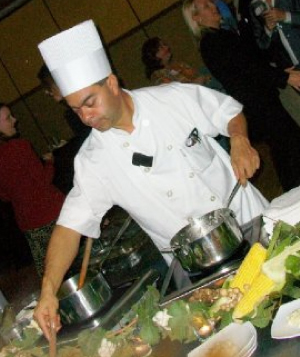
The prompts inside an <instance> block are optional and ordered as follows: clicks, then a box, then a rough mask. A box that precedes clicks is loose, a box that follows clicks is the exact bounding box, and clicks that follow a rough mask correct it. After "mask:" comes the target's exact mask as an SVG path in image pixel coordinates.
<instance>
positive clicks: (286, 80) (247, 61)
mask: <svg viewBox="0 0 300 357" xmlns="http://www.w3.org/2000/svg"><path fill="white" fill-rule="evenodd" d="M183 16H184V19H185V21H186V23H187V25H188V27H189V28H190V30H191V32H192V33H193V34H194V36H195V37H196V38H197V39H198V41H199V50H200V53H201V57H202V59H203V61H204V63H205V64H206V65H207V67H208V68H209V70H210V72H211V73H212V75H213V76H215V77H216V78H217V79H218V80H219V81H220V82H221V83H222V85H223V86H224V88H225V90H226V93H227V94H229V95H231V96H232V97H233V98H235V99H236V100H238V101H239V102H240V103H242V104H243V105H244V108H243V112H244V113H245V116H246V119H247V122H248V128H249V136H250V139H251V140H252V141H256V142H258V141H262V140H264V141H265V142H266V143H267V144H268V145H269V146H270V149H271V155H272V159H273V161H274V164H275V168H276V171H277V174H278V177H279V180H280V183H281V185H282V188H283V190H284V191H288V190H290V189H292V188H294V187H296V186H299V185H300V128H299V126H298V125H297V124H296V122H295V121H294V119H293V118H292V117H291V116H290V115H289V113H288V112H287V111H286V110H285V108H284V107H283V106H282V104H281V101H280V99H279V91H278V88H284V87H285V86H286V85H287V84H290V85H291V86H293V87H294V88H295V89H297V90H299V89H300V72H298V71H295V70H289V71H283V70H281V69H278V68H273V67H271V66H270V65H269V64H268V63H267V62H265V61H263V60H261V59H260V58H257V56H256V54H255V52H253V51H252V49H251V47H249V46H248V44H247V43H245V42H243V41H242V39H241V38H240V36H239V34H238V33H237V32H233V31H229V30H225V29H222V28H221V16H220V13H219V11H218V10H217V7H216V6H215V4H214V3H213V1H210V0H186V1H185V2H184V4H183Z"/></svg>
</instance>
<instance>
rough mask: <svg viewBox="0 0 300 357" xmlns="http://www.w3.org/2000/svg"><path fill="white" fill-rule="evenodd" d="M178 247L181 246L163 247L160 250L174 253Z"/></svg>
mask: <svg viewBox="0 0 300 357" xmlns="http://www.w3.org/2000/svg"><path fill="white" fill-rule="evenodd" d="M178 249H180V247H165V248H161V249H160V250H159V251H160V252H161V253H173V252H175V251H176V250H178Z"/></svg>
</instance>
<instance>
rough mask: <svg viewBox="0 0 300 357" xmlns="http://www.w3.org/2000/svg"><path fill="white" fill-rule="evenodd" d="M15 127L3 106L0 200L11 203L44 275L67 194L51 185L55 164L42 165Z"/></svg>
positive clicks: (1, 118)
mask: <svg viewBox="0 0 300 357" xmlns="http://www.w3.org/2000/svg"><path fill="white" fill-rule="evenodd" d="M16 124H17V120H16V119H15V118H14V117H13V116H12V114H11V111H10V109H9V108H8V106H6V105H5V104H3V103H0V167H1V171H0V199H1V200H3V201H9V202H11V204H12V206H13V209H14V214H15V218H16V222H17V224H18V226H19V228H20V229H21V230H22V231H23V232H24V233H25V237H26V239H27V241H28V243H29V246H30V249H31V253H32V256H33V260H34V263H35V267H36V270H37V272H38V274H39V276H42V274H43V268H44V257H45V255H46V249H47V246H48V241H49V239H50V236H51V232H52V229H53V227H54V224H55V221H56V219H57V217H58V215H59V212H60V209H61V206H62V204H63V201H64V195H63V194H62V193H61V192H60V191H59V190H58V189H57V188H56V187H55V186H53V185H52V183H51V182H52V177H53V173H54V170H53V165H52V162H51V161H47V162H45V163H44V164H43V163H42V161H41V160H40V159H39V157H38V156H37V155H36V153H35V152H34V150H33V148H32V146H31V144H30V142H29V141H27V140H25V139H20V138H18V132H17V129H16Z"/></svg>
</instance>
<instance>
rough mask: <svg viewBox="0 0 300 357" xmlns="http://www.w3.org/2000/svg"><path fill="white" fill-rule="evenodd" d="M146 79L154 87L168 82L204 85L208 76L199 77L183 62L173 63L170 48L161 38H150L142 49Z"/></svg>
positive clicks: (195, 71)
mask: <svg viewBox="0 0 300 357" xmlns="http://www.w3.org/2000/svg"><path fill="white" fill-rule="evenodd" d="M142 61H143V63H144V65H145V73H146V77H147V78H148V79H149V80H150V81H151V83H152V84H154V85H159V84H163V83H170V82H174V81H175V82H181V83H197V84H205V83H206V82H207V81H209V80H210V76H208V75H203V76H199V74H197V70H196V69H195V68H192V67H191V66H189V65H188V64H186V63H184V62H177V61H174V58H173V54H172V51H171V48H170V47H169V46H168V45H167V44H165V43H164V42H163V41H162V39H161V38H159V37H152V38H149V39H148V40H146V41H145V42H144V44H143V47H142Z"/></svg>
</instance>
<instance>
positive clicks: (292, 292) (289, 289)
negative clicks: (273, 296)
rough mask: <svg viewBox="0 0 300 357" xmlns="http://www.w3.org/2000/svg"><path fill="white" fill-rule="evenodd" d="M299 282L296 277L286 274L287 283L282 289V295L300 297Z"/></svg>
mask: <svg viewBox="0 0 300 357" xmlns="http://www.w3.org/2000/svg"><path fill="white" fill-rule="evenodd" d="M296 283H297V281H296V279H295V277H294V276H293V275H291V274H287V276H286V283H285V285H284V287H283V289H282V290H281V293H282V295H284V296H288V297H291V298H293V299H299V298H300V288H299V287H298V286H296V285H295V284H296Z"/></svg>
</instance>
